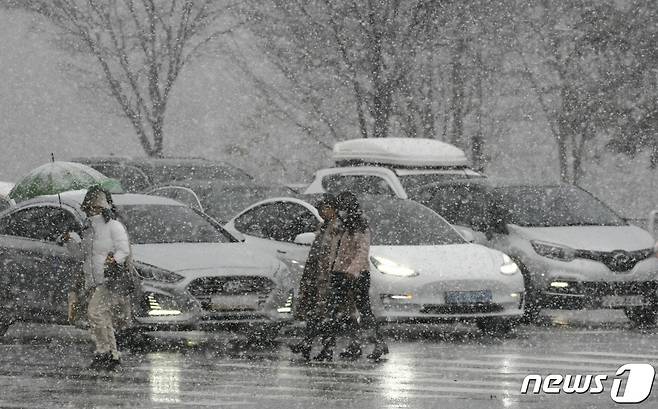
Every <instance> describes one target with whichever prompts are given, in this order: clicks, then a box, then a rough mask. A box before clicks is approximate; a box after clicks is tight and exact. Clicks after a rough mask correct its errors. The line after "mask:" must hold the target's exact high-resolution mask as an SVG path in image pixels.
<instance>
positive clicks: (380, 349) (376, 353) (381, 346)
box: [368, 341, 388, 361]
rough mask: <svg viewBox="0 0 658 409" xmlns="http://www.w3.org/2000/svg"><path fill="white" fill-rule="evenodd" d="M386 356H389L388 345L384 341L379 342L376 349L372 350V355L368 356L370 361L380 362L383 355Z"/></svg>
mask: <svg viewBox="0 0 658 409" xmlns="http://www.w3.org/2000/svg"><path fill="white" fill-rule="evenodd" d="M385 354H388V345H386V342H384V341H379V342H377V343H376V344H375V348H374V349H373V350H372V352H371V353H370V355H368V359H372V360H373V361H378V360H379V359H380V358H381V357H382V355H385Z"/></svg>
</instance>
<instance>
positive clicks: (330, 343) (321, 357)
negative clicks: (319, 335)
mask: <svg viewBox="0 0 658 409" xmlns="http://www.w3.org/2000/svg"><path fill="white" fill-rule="evenodd" d="M334 345H336V339H335V338H334V337H329V338H325V339H323V340H322V350H321V351H320V353H319V354H317V355H316V356H315V357H314V358H313V359H314V360H315V361H318V362H331V361H333V360H334Z"/></svg>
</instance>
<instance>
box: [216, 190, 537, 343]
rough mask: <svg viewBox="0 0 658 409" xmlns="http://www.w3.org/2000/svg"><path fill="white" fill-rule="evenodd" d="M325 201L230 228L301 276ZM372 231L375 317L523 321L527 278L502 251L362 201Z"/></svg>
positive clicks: (500, 328)
mask: <svg viewBox="0 0 658 409" xmlns="http://www.w3.org/2000/svg"><path fill="white" fill-rule="evenodd" d="M317 199H318V196H309V195H305V196H304V198H303V199H297V198H291V197H284V198H275V199H269V200H264V201H261V202H259V203H256V204H254V205H252V206H250V207H248V208H247V209H245V210H244V211H243V212H241V213H240V214H239V215H238V216H236V217H235V218H234V219H233V220H231V221H230V222H229V223H228V224H227V225H226V227H227V229H229V230H237V231H239V232H240V233H242V234H243V235H244V236H245V237H246V243H247V244H248V245H250V246H251V247H252V248H253V249H254V250H256V251H259V252H263V253H265V254H274V255H277V256H278V257H279V258H280V259H281V260H282V261H284V262H286V263H287V264H288V265H289V267H290V268H291V269H293V270H294V272H295V273H296V275H297V279H299V276H300V274H301V271H302V270H303V264H304V262H305V260H306V258H307V257H308V252H309V245H310V244H311V242H312V239H313V237H314V236H313V235H312V234H311V233H310V232H314V231H316V229H317V227H318V224H319V223H321V218H320V216H319V215H318V212H317V210H316V209H315V207H314V206H313V204H312V203H314V202H315V201H316V200H317ZM360 200H361V203H362V206H363V209H364V212H365V214H366V216H367V218H368V219H369V222H370V228H371V231H372V246H371V250H370V261H371V264H370V270H371V280H372V284H371V292H370V296H371V301H372V307H373V312H374V313H375V315H376V316H377V317H378V318H379V319H381V320H383V321H390V322H434V321H445V320H447V321H454V320H467V321H475V322H476V323H477V324H478V326H479V327H480V328H481V329H483V330H486V331H495V332H506V331H509V330H510V329H511V327H512V326H513V324H514V322H515V319H516V318H518V317H520V316H522V314H523V303H524V286H523V278H522V276H521V274H520V272H519V270H518V268H517V266H516V264H514V263H513V262H512V260H511V259H510V258H509V257H507V256H506V255H505V254H503V253H502V252H500V251H497V250H492V249H489V248H486V247H484V246H481V245H477V244H472V243H468V242H467V241H466V240H464V238H463V237H462V236H461V235H460V234H459V233H458V232H457V231H456V230H455V229H453V228H452V227H451V226H450V225H449V224H448V223H447V222H446V221H445V220H444V219H443V218H442V217H441V216H439V215H438V214H436V213H435V212H433V211H432V210H430V209H429V208H427V207H425V206H423V205H420V204H418V203H416V202H413V201H410V200H402V199H390V198H384V197H381V196H379V197H364V198H361V199H360Z"/></svg>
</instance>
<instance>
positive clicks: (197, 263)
mask: <svg viewBox="0 0 658 409" xmlns="http://www.w3.org/2000/svg"><path fill="white" fill-rule="evenodd" d="M132 250H133V257H134V259H135V261H138V262H142V263H146V264H151V265H153V266H156V267H160V268H162V269H165V270H169V271H173V272H185V271H194V270H209V269H220V270H221V269H246V270H259V271H261V272H262V273H269V272H274V271H275V270H276V268H277V265H278V261H277V260H276V259H274V258H272V257H269V256H265V255H258V254H256V253H254V252H252V251H250V250H249V249H247V247H246V246H245V245H244V243H171V244H137V245H133V246H132Z"/></svg>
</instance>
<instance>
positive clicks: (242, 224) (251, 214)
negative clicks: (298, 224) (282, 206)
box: [234, 203, 278, 238]
mask: <svg viewBox="0 0 658 409" xmlns="http://www.w3.org/2000/svg"><path fill="white" fill-rule="evenodd" d="M277 205H278V203H267V204H264V205H260V206H257V207H254V208H253V209H251V210H248V211H247V212H245V213H244V214H242V215H241V216H240V217H238V218H237V219H235V223H234V225H235V228H236V230H237V231H239V232H240V233H243V234H247V235H249V236H254V237H261V238H266V237H267V234H266V232H265V226H266V225H267V224H268V223H269V221H270V219H271V215H272V214H273V213H274V210H275V209H276V208H277Z"/></svg>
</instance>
